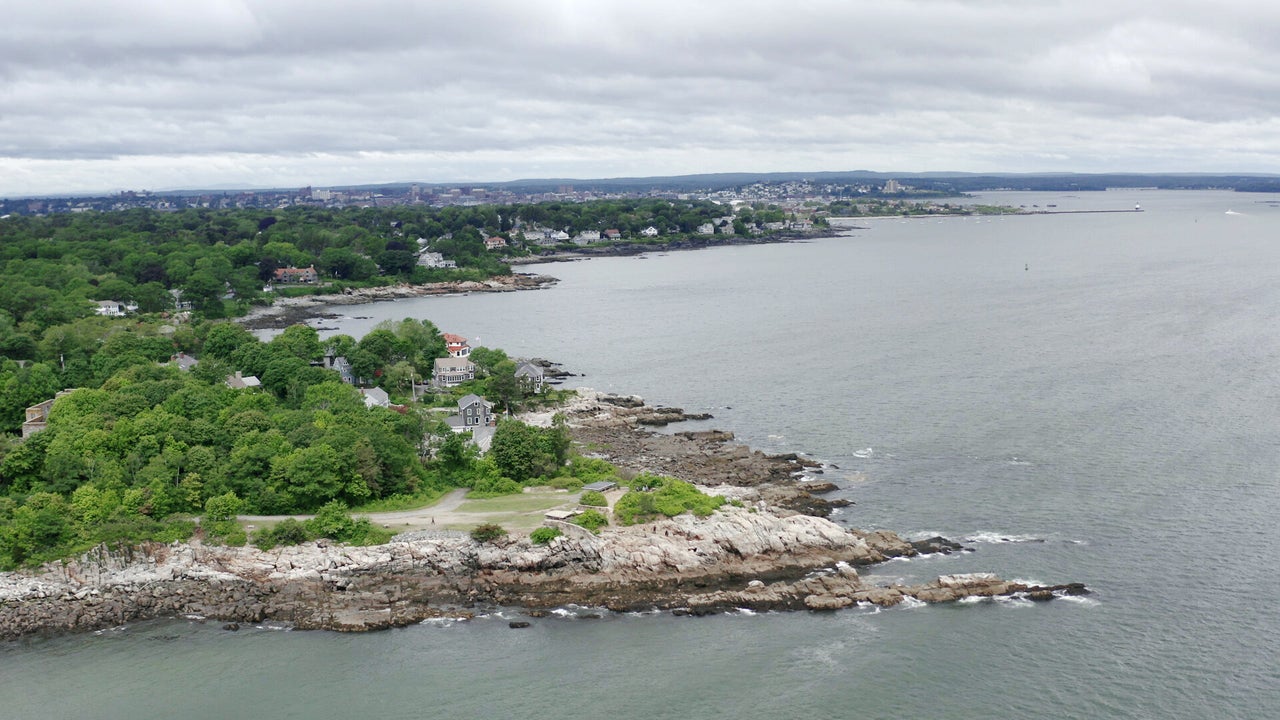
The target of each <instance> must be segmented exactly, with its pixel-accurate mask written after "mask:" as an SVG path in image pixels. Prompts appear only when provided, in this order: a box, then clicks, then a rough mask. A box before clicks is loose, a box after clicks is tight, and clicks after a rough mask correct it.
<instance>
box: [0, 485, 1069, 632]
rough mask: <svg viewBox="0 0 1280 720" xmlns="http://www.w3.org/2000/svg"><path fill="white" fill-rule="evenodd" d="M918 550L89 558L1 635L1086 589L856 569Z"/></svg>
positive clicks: (719, 545) (435, 545)
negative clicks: (148, 625)
mask: <svg viewBox="0 0 1280 720" xmlns="http://www.w3.org/2000/svg"><path fill="white" fill-rule="evenodd" d="M913 554H916V550H915V549H914V548H913V547H912V546H911V545H910V544H909V543H906V542H904V541H903V540H902V539H901V538H899V537H898V536H897V535H894V534H893V533H891V532H886V531H877V532H861V531H851V530H846V529H844V528H842V527H840V526H839V525H836V524H835V523H832V522H830V521H827V520H824V519H822V518H816V517H811V516H806V515H791V516H788V517H779V516H776V515H773V514H770V513H766V512H752V511H750V510H749V509H744V508H736V507H726V508H725V509H724V510H722V511H721V512H718V513H716V514H715V515H714V516H712V517H710V518H705V519H699V518H695V517H692V516H680V517H676V518H672V519H668V520H663V521H661V522H658V523H653V524H649V525H645V526H636V527H628V528H618V529H609V530H605V531H604V532H603V533H602V534H601V535H599V536H594V535H591V534H589V533H586V532H582V533H571V534H568V535H565V536H562V537H560V538H557V539H555V540H553V541H552V542H551V543H550V544H548V545H534V544H532V543H531V542H530V541H529V540H528V538H519V539H514V538H507V539H505V540H502V541H499V542H496V543H478V542H475V541H473V540H471V539H469V538H460V537H445V536H437V537H431V536H426V535H421V534H418V536H416V537H410V538H406V539H403V540H400V541H396V542H392V543H390V544H387V545H382V546H376V547H346V546H337V545H327V544H323V543H308V544H305V545H300V546H296V547H287V548H280V549H277V550H272V551H267V552H264V551H260V550H257V549H255V548H251V547H247V548H226V547H212V546H203V545H201V544H199V543H190V544H173V545H159V544H153V545H148V546H144V547H141V548H136V549H134V550H132V551H130V552H127V553H111V552H107V551H106V550H105V549H102V548H99V549H98V550H96V551H93V552H90V553H88V554H87V555H85V556H83V557H81V558H79V559H77V560H75V561H71V562H67V563H65V564H64V563H51V564H49V565H46V566H44V567H43V568H41V569H40V570H39V571H38V572H32V573H4V574H0V638H4V639H12V638H16V637H20V636H23V635H28V634H32V633H40V632H62V631H75V630H88V629H94V628H101V627H108V626H112V625H118V624H121V623H125V622H129V621H132V620H138V619H145V618H153V617H168V616H182V615H198V616H202V617H206V618H210V619H216V620H218V621H221V622H236V623H250V622H260V621H263V620H268V619H270V620H278V621H285V622H290V623H293V624H294V625H295V626H296V627H298V628H324V629H330V630H339V631H358V630H375V629H380V628H388V627H396V626H402V625H406V624H410V623H414V622H418V621H421V620H423V619H426V618H429V617H437V616H455V617H457V616H463V617H465V616H467V615H468V614H469V612H468V610H467V608H470V607H473V606H475V605H476V604H494V605H517V606H523V607H525V608H531V609H536V608H549V607H555V606H559V605H564V604H568V603H577V604H580V605H596V606H603V607H607V608H610V609H612V610H618V611H625V610H638V609H652V608H660V609H670V610H675V609H683V610H685V611H686V612H688V613H690V614H705V613H709V612H715V611H717V610H720V609H727V608H735V607H746V608H755V609H761V610H768V609H806V608H807V609H811V610H829V609H837V608H841V607H847V606H850V605H853V604H855V603H863V602H865V603H875V604H879V605H893V604H895V603H897V602H900V601H901V600H902V599H903V598H904V597H908V596H909V597H915V598H917V599H920V600H924V601H927V602H946V601H952V600H958V599H960V598H962V597H967V596H970V595H979V596H994V595H1015V594H1022V595H1026V596H1028V597H1033V598H1037V599H1038V598H1048V597H1052V596H1054V595H1055V594H1061V593H1080V592H1086V591H1085V590H1084V588H1083V587H1082V586H1061V587H1052V588H1029V587H1026V586H1023V585H1019V584H1015V583H1008V582H1005V581H1003V580H1000V579H999V578H996V577H994V576H988V575H965V576H944V577H942V578H939V579H938V580H937V581H934V582H933V583H928V584H926V585H920V586H911V587H907V586H888V587H878V586H871V585H867V584H865V583H864V582H863V581H862V579H861V578H860V577H859V576H858V573H857V571H856V569H855V566H859V565H867V564H871V563H876V562H880V561H883V560H885V559H886V558H889V557H895V556H905V555H913ZM815 570H818V571H820V572H817V573H814V572H813V571H815Z"/></svg>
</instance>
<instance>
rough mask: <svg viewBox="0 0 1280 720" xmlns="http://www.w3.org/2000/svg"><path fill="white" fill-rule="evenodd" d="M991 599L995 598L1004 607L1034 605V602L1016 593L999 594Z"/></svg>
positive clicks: (1027, 606)
mask: <svg viewBox="0 0 1280 720" xmlns="http://www.w3.org/2000/svg"><path fill="white" fill-rule="evenodd" d="M992 600H995V601H996V602H997V603H999V604H1001V605H1004V606H1005V607H1012V608H1029V607H1032V606H1034V605H1035V603H1034V602H1032V601H1030V600H1028V599H1026V598H1024V597H1017V596H1016V595H999V596H996V597H994V598H992Z"/></svg>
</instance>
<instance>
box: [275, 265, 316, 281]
mask: <svg viewBox="0 0 1280 720" xmlns="http://www.w3.org/2000/svg"><path fill="white" fill-rule="evenodd" d="M272 277H274V278H275V281H276V282H280V283H308V284H310V283H314V282H317V281H319V280H320V274H319V273H317V272H316V268H315V266H314V265H312V266H310V267H304V268H296V267H282V268H276V271H275V273H273V275H272Z"/></svg>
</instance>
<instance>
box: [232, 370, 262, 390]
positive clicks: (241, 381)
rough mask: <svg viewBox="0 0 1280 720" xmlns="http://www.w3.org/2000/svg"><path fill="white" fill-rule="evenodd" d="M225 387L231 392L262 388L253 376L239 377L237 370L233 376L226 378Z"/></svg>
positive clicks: (259, 381) (260, 382)
mask: <svg viewBox="0 0 1280 720" xmlns="http://www.w3.org/2000/svg"><path fill="white" fill-rule="evenodd" d="M226 383H227V387H229V388H231V389H232V390H244V389H245V388H256V387H262V381H261V380H259V379H258V378H257V377H256V376H253V375H241V374H240V371H239V370H237V371H236V374H235V375H228V376H227V380H226Z"/></svg>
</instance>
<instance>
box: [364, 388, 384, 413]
mask: <svg viewBox="0 0 1280 720" xmlns="http://www.w3.org/2000/svg"><path fill="white" fill-rule="evenodd" d="M360 394H361V395H363V396H364V406H365V407H367V408H371V407H375V406H376V407H391V396H389V395H387V391H386V390H383V389H382V388H376V387H375V388H360Z"/></svg>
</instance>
